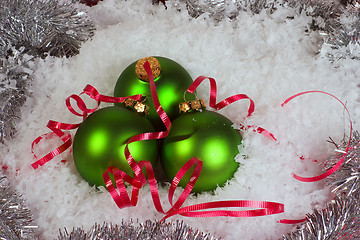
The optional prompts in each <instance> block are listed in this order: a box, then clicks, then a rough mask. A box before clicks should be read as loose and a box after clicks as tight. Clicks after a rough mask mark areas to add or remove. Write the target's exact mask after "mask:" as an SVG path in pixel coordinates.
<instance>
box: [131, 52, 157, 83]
mask: <svg viewBox="0 0 360 240" xmlns="http://www.w3.org/2000/svg"><path fill="white" fill-rule="evenodd" d="M146 61H148V62H149V64H150V67H151V71H152V73H153V75H154V79H156V78H157V77H159V75H160V72H161V66H160V63H159V61H158V60H157V59H156V58H154V57H145V58H142V59H140V60H139V61H138V62H137V63H136V65H135V73H136V76H137V77H138V78H139V79H141V80H143V81H146V82H148V81H149V77H148V75H147V73H146V71H145V68H144V67H143V65H144V63H145V62H146Z"/></svg>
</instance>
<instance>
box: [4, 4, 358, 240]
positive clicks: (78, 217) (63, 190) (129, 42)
mask: <svg viewBox="0 0 360 240" xmlns="http://www.w3.org/2000/svg"><path fill="white" fill-rule="evenodd" d="M167 6H168V9H167V10H165V9H164V7H163V6H162V5H161V4H160V5H158V6H152V5H151V4H149V1H143V0H132V1H118V0H104V1H102V2H100V3H99V4H98V5H97V6H95V7H93V8H86V9H87V10H88V11H89V14H90V16H92V18H93V19H94V21H95V23H96V24H97V25H98V30H97V31H96V34H95V36H94V37H93V39H92V40H89V41H87V42H86V43H84V44H83V46H82V48H81V51H80V54H79V55H77V56H74V57H72V58H62V59H59V58H52V57H48V58H46V59H45V60H38V64H37V68H36V69H35V74H34V82H33V85H32V91H33V97H32V98H31V99H29V101H28V102H27V104H26V106H25V108H24V110H23V116H22V118H23V120H22V121H21V123H20V124H19V126H18V133H17V137H16V138H15V139H14V140H13V141H9V142H7V144H6V145H5V147H2V149H1V158H0V160H1V162H3V163H5V164H6V165H7V166H8V170H7V172H6V173H7V175H8V177H9V180H10V181H11V182H12V184H13V185H14V186H15V187H16V189H17V190H18V191H19V192H20V193H21V194H22V195H23V197H24V199H26V203H27V204H28V206H29V208H30V209H31V211H32V213H33V215H34V219H35V221H36V223H37V224H38V225H39V226H40V228H39V232H41V238H43V239H55V238H56V237H57V236H58V229H63V228H64V227H66V228H68V229H72V228H73V227H84V229H85V231H86V230H88V229H89V228H90V227H91V226H92V225H93V224H94V223H95V222H98V223H102V222H103V221H107V222H112V223H115V224H116V223H118V224H121V221H122V220H123V219H125V220H128V219H130V218H132V219H139V221H145V220H146V219H152V220H155V219H156V220H160V219H161V218H162V214H159V213H157V212H156V210H155V208H154V206H153V202H152V199H151V195H150V190H149V187H148V186H145V187H144V188H143V189H141V190H140V199H139V203H138V205H137V206H136V207H134V208H125V209H118V208H117V206H116V205H115V203H114V202H113V200H112V198H111V196H110V195H109V194H108V193H107V191H106V190H104V189H103V190H102V191H98V190H95V189H94V188H92V187H90V186H89V185H88V184H87V183H86V182H85V181H84V180H82V179H81V177H80V176H79V174H78V173H77V171H76V168H75V166H74V164H73V162H72V156H71V153H70V151H66V152H65V153H64V154H62V155H61V156H58V157H56V158H55V159H54V160H52V161H50V162H49V163H47V164H46V165H44V166H43V167H40V168H39V169H37V170H33V169H32V168H31V166H30V164H31V163H32V162H34V159H33V158H32V154H31V151H30V147H31V143H32V141H33V140H34V139H35V138H36V137H37V136H40V135H41V134H44V133H47V132H49V130H48V129H47V128H46V124H47V122H48V120H56V121H60V122H65V123H78V122H80V121H81V118H79V117H76V116H74V115H72V114H71V113H70V112H69V111H68V110H67V108H66V106H65V98H66V97H68V96H70V95H71V94H73V93H76V94H79V93H80V92H81V91H82V89H83V88H84V87H85V86H86V84H91V85H93V86H94V87H96V88H97V89H98V91H99V92H100V93H102V94H104V95H111V94H112V92H113V88H114V86H115V83H116V80H117V78H118V76H119V74H120V73H121V72H122V70H123V69H124V68H125V67H126V66H127V65H129V64H130V63H132V62H133V61H136V60H137V59H139V58H142V57H145V56H151V55H158V56H165V57H168V58H171V59H173V60H175V61H177V62H179V63H180V64H182V65H183V66H184V67H185V68H186V69H187V70H188V71H189V73H190V74H191V76H192V77H193V78H194V79H195V78H196V77H197V76H200V75H205V76H209V77H214V78H215V79H216V81H217V84H218V101H220V100H222V99H224V98H226V97H228V96H230V95H233V94H237V93H244V94H247V95H248V96H249V97H250V98H252V99H253V100H254V102H255V106H256V107H255V112H254V114H253V116H252V117H249V118H245V117H246V115H247V108H248V105H249V102H248V101H247V100H243V101H240V102H237V103H234V104H232V105H230V106H228V107H226V108H225V109H223V110H221V113H222V114H224V115H225V116H227V117H228V118H230V119H231V120H232V121H233V122H235V123H238V124H244V125H256V126H260V127H263V128H265V129H267V130H268V131H270V132H272V133H273V134H274V135H275V137H276V138H277V139H278V141H277V142H274V141H271V140H269V139H267V138H265V137H264V136H262V135H260V134H257V133H255V132H252V131H251V130H250V131H244V132H243V138H244V139H243V145H242V146H240V147H239V148H240V152H241V154H239V155H238V156H237V158H236V160H237V161H239V162H240V163H241V167H240V168H239V170H238V171H237V172H236V174H235V177H234V179H232V180H231V181H230V182H229V184H228V185H227V186H226V187H224V188H219V189H217V190H216V191H215V193H214V194H211V193H204V194H200V195H198V196H190V197H189V198H188V199H187V201H186V202H185V205H191V204H196V203H202V202H208V201H215V200H257V201H275V202H279V203H283V204H284V205H285V213H283V214H279V215H273V216H265V217H256V218H227V217H221V218H200V219H199V218H185V217H181V216H174V217H172V218H171V219H169V220H176V219H180V220H183V221H184V222H185V223H187V224H188V225H190V226H191V227H193V228H195V229H199V230H200V231H204V232H208V233H211V234H212V235H214V236H216V237H219V238H220V237H221V238H223V239H279V238H281V236H282V234H286V233H288V232H290V231H292V228H293V226H292V225H284V224H280V223H277V221H278V220H280V219H284V218H286V219H301V218H304V217H305V214H307V213H310V212H312V210H313V209H314V208H321V207H323V206H324V204H325V203H326V202H327V201H329V199H330V198H331V194H330V193H329V189H327V188H326V187H324V182H323V181H322V182H319V183H303V182H299V181H297V180H295V179H294V178H293V177H292V173H296V174H298V175H300V176H315V175H317V174H320V173H321V172H320V171H321V167H320V166H318V164H317V163H316V162H315V161H314V160H318V161H320V162H321V161H323V160H324V159H325V158H326V156H328V155H330V154H333V153H334V146H333V145H331V144H329V143H327V142H326V141H327V140H328V138H329V137H332V138H333V139H334V140H335V141H336V142H338V143H340V142H341V140H342V139H343V137H344V134H348V132H349V119H348V116H347V114H346V112H345V111H344V109H343V107H342V106H341V104H340V103H339V102H337V101H336V100H335V99H334V98H331V97H329V96H328V95H325V94H318V93H314V94H308V95H304V96H301V97H299V98H296V99H294V100H293V101H291V102H290V103H288V104H287V105H285V106H284V107H281V103H282V102H283V101H284V100H285V99H286V98H288V97H290V96H292V95H294V94H296V93H299V92H302V91H307V90H320V91H326V92H329V93H331V94H334V95H335V96H336V97H338V98H339V99H341V100H342V101H343V102H344V103H346V106H347V107H348V109H349V111H350V113H351V118H352V120H353V121H354V127H355V129H356V127H357V125H358V124H357V121H358V119H359V115H360V104H359V100H360V99H359V96H358V92H359V88H358V87H357V85H358V84H359V80H358V79H359V76H360V68H359V67H358V66H359V62H358V61H356V60H351V59H344V60H342V61H340V62H336V63H330V62H329V60H328V59H327V58H326V57H325V54H326V53H327V51H329V50H328V49H325V48H322V49H321V42H322V40H321V38H320V36H319V35H318V34H317V33H311V34H307V33H306V32H305V30H306V28H307V26H308V24H309V23H311V20H312V19H311V18H310V17H307V16H305V15H301V16H297V15H294V13H293V11H292V10H286V9H279V10H278V11H276V12H275V13H274V14H272V15H268V14H267V13H266V12H264V11H263V12H261V13H260V14H258V15H251V14H250V13H246V12H240V14H239V16H238V18H237V19H236V20H234V21H233V22H230V21H229V20H226V19H225V20H223V21H222V22H220V23H217V24H214V22H212V21H211V20H210V19H209V18H208V17H206V16H204V15H203V16H200V17H199V18H198V19H192V18H190V17H189V16H188V14H187V13H186V11H185V6H181V7H182V9H183V10H182V11H181V12H177V11H176V7H174V6H173V5H172V4H171V2H167ZM288 16H294V19H290V18H287V17H288ZM209 91H210V90H209V84H208V83H203V84H202V85H201V86H200V88H199V90H198V96H200V97H203V98H205V99H206V100H207V101H208V99H209ZM179 94H182V93H179ZM74 133H75V132H74V131H73V132H72V134H74ZM60 143H61V141H57V140H50V141H44V142H42V143H41V144H39V145H38V148H36V151H37V154H39V155H41V154H46V153H47V152H50V151H51V150H52V149H54V148H56V147H57V146H58V145H59V144H60ZM300 158H303V159H304V160H301V159H300ZM62 159H66V163H63V162H61V160H62ZM159 192H160V196H161V200H162V202H163V203H164V207H165V208H166V209H169V204H168V201H167V193H168V189H167V188H162V187H160V188H159ZM177 196H179V194H178V193H177Z"/></svg>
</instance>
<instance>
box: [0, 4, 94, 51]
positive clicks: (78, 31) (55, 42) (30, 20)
mask: <svg viewBox="0 0 360 240" xmlns="http://www.w3.org/2000/svg"><path fill="white" fill-rule="evenodd" d="M0 22H1V23H2V24H1V26H0V46H8V45H10V46H15V47H17V48H19V47H25V49H26V50H25V51H26V52H27V53H28V54H31V55H34V56H43V55H46V54H48V53H49V54H50V55H52V56H59V57H61V56H67V57H69V56H73V55H75V54H77V53H79V49H80V45H81V43H82V42H84V41H86V40H87V39H89V38H90V37H92V36H93V34H94V31H95V27H94V25H93V23H92V22H91V20H90V19H89V18H88V17H87V15H86V13H85V12H83V11H78V10H77V9H76V8H74V6H73V5H72V4H71V3H63V4H61V3H59V2H58V1H56V0H39V1H36V0H1V1H0Z"/></svg>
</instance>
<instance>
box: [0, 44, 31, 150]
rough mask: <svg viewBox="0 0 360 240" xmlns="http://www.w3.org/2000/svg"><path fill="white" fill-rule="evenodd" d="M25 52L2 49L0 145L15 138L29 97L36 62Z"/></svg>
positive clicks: (0, 59)
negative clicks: (17, 126) (22, 108)
mask: <svg viewBox="0 0 360 240" xmlns="http://www.w3.org/2000/svg"><path fill="white" fill-rule="evenodd" d="M23 51H24V47H21V48H20V49H16V48H15V47H11V48H10V47H0V143H3V142H4V141H5V140H6V139H10V138H12V137H13V136H14V134H15V132H16V124H17V123H18V121H19V120H20V118H21V107H22V106H23V104H24V103H25V101H26V98H27V97H28V96H29V85H30V82H31V74H32V73H33V71H32V68H33V65H34V62H33V57H31V56H29V55H27V54H24V53H23ZM1 53H2V54H1Z"/></svg>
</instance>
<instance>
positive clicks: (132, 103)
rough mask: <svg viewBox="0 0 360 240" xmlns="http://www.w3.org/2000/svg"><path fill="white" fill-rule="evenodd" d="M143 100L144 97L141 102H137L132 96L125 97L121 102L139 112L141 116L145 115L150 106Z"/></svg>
mask: <svg viewBox="0 0 360 240" xmlns="http://www.w3.org/2000/svg"><path fill="white" fill-rule="evenodd" d="M145 100H146V98H145V99H144V100H142V101H141V102H138V101H136V100H134V99H132V98H126V99H125V100H124V101H123V102H122V104H124V105H125V107H127V108H130V109H132V110H135V111H136V112H137V113H139V114H141V115H143V116H147V115H148V114H149V111H150V108H149V106H148V105H146V104H145V103H144V101H145Z"/></svg>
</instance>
